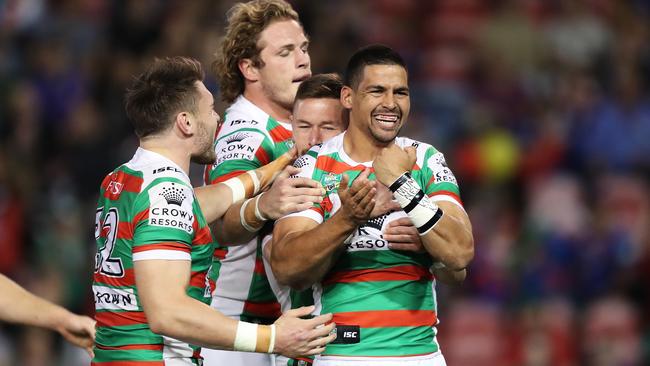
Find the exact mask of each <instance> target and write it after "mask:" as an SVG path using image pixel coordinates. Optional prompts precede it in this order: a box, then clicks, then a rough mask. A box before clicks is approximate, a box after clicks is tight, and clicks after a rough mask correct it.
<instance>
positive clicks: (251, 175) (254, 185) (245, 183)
mask: <svg viewBox="0 0 650 366" xmlns="http://www.w3.org/2000/svg"><path fill="white" fill-rule="evenodd" d="M223 184H225V185H227V186H228V187H230V190H231V191H232V201H233V202H237V201H241V200H243V199H244V198H246V197H252V196H254V195H256V194H257V192H258V191H259V190H260V180H259V178H257V174H256V173H255V172H254V171H252V170H249V171H247V172H246V173H244V174H241V175H239V176H236V177H234V178H230V179H228V180H226V181H224V182H223Z"/></svg>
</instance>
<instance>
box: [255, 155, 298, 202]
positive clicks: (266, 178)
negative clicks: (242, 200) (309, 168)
mask: <svg viewBox="0 0 650 366" xmlns="http://www.w3.org/2000/svg"><path fill="white" fill-rule="evenodd" d="M297 157H298V150H297V149H296V147H295V146H294V147H292V148H291V149H289V151H287V152H285V153H284V154H282V155H280V157H279V158H277V159H275V160H273V161H272V162H270V163H268V164H266V165H264V166H262V167H259V168H257V169H255V174H257V178H258V179H259V180H260V191H263V190H265V189H266V188H268V187H269V186H270V185H271V183H273V181H274V180H275V178H276V177H278V176H279V175H280V172H281V171H282V170H283V169H284V167H286V166H287V165H289V164H290V163H292V162H293V161H294V160H296V158H297Z"/></svg>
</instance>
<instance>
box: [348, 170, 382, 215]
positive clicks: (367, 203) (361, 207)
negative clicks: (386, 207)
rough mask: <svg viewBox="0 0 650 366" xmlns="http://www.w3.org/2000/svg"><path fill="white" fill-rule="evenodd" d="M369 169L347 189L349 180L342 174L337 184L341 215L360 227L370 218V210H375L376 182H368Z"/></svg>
mask: <svg viewBox="0 0 650 366" xmlns="http://www.w3.org/2000/svg"><path fill="white" fill-rule="evenodd" d="M369 175H370V170H369V169H367V168H366V169H364V170H363V172H362V173H361V174H359V176H358V177H357V178H356V179H355V180H354V182H352V186H350V187H348V183H349V178H348V176H347V175H346V174H343V177H342V178H341V183H340V184H339V197H340V198H341V209H340V210H339V211H340V212H341V214H342V215H345V217H346V218H347V219H349V220H351V221H352V222H354V223H355V224H357V225H360V224H362V223H364V222H366V221H368V219H370V218H371V216H370V215H371V213H372V210H373V209H374V208H375V195H376V194H377V188H376V185H377V182H376V181H371V180H368V176H369Z"/></svg>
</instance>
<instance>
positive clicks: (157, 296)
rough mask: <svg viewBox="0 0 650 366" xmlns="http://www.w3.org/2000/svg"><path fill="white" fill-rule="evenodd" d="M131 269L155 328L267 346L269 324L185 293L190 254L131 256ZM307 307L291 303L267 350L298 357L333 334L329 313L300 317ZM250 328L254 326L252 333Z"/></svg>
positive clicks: (223, 344) (203, 340)
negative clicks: (181, 256)
mask: <svg viewBox="0 0 650 366" xmlns="http://www.w3.org/2000/svg"><path fill="white" fill-rule="evenodd" d="M134 269H135V279H136V286H137V289H138V295H139V298H140V301H141V303H142V306H143V309H144V312H145V314H146V316H147V320H148V322H149V326H150V327H151V330H152V331H153V332H154V333H158V334H162V335H166V336H169V337H172V338H176V339H179V340H182V341H185V342H188V343H191V344H195V345H200V346H203V347H209V348H218V349H227V350H242V349H241V346H240V345H241V344H242V343H241V342H242V341H241V340H242V339H244V340H245V339H247V338H248V339H251V338H252V340H253V344H254V345H255V348H254V349H253V350H254V351H255V352H264V353H268V352H269V347H270V344H269V343H270V342H271V341H270V337H271V335H270V334H271V331H270V326H265V325H256V324H250V323H245V324H244V325H242V323H243V322H238V321H237V320H234V319H231V318H229V317H226V316H224V315H223V314H222V313H220V312H219V311H217V310H215V309H213V308H211V307H210V306H208V305H206V304H204V303H202V302H200V301H198V300H195V299H193V298H191V297H189V296H188V295H187V294H186V293H185V289H186V287H187V285H188V282H189V278H190V261H189V260H139V261H135V262H134ZM312 310H313V309H311V308H309V307H307V308H300V309H295V310H292V311H289V312H287V313H285V314H284V315H283V316H282V317H280V319H278V320H277V321H276V322H275V338H274V340H273V341H272V342H273V343H274V346H273V348H272V349H271V352H272V353H279V354H282V355H285V356H287V357H297V356H299V355H315V354H319V353H321V352H323V351H324V347H325V345H326V344H327V343H329V342H331V341H332V340H333V339H334V335H329V333H330V332H331V331H332V329H333V327H334V324H333V323H330V324H329V325H325V324H326V323H327V322H329V321H331V319H332V315H331V314H327V315H322V316H318V317H315V318H312V319H308V320H304V319H300V318H299V317H301V316H306V315H308V314H310V312H311V311H312ZM251 329H254V330H255V331H254V332H253V333H252V334H251ZM255 333H256V334H255ZM236 339H238V340H239V341H238V343H236ZM238 344H239V345H238Z"/></svg>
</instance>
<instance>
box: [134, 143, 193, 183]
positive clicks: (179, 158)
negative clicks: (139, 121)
mask: <svg viewBox="0 0 650 366" xmlns="http://www.w3.org/2000/svg"><path fill="white" fill-rule="evenodd" d="M140 147H141V148H143V149H145V150H149V151H153V152H155V153H157V154H160V155H162V156H164V157H166V158H167V159H169V160H171V161H173V162H174V163H176V165H178V166H179V167H180V168H181V169H183V171H184V172H185V174H187V175H188V176H189V175H190V158H191V154H190V153H189V151H190V150H189V149H186V148H179V147H178V146H174V144H173V143H172V142H171V141H169V139H166V138H157V137H153V138H147V139H144V140H140Z"/></svg>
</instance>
